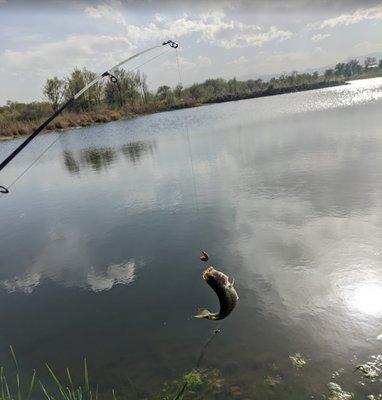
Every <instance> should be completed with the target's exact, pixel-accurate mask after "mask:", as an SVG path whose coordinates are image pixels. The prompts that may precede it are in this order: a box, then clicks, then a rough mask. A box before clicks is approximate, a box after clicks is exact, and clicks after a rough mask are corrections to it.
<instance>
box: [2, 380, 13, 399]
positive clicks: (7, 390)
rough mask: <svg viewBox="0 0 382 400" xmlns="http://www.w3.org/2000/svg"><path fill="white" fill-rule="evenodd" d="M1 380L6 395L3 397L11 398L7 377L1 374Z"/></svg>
mask: <svg viewBox="0 0 382 400" xmlns="http://www.w3.org/2000/svg"><path fill="white" fill-rule="evenodd" d="M3 382H4V387H5V394H6V397H4V398H5V399H12V396H11V392H10V391H9V386H8V382H7V378H6V377H5V376H3Z"/></svg>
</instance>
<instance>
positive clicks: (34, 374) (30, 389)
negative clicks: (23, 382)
mask: <svg viewBox="0 0 382 400" xmlns="http://www.w3.org/2000/svg"><path fill="white" fill-rule="evenodd" d="M35 381H36V370H35V369H34V370H33V374H32V378H31V381H30V383H29V389H28V393H27V400H29V399H30V397H31V394H32V391H33V388H34V384H35Z"/></svg>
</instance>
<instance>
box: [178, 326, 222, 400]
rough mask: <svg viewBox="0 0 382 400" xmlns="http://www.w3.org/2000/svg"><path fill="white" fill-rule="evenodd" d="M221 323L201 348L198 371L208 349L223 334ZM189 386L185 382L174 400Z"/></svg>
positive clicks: (197, 365) (197, 363) (197, 364)
mask: <svg viewBox="0 0 382 400" xmlns="http://www.w3.org/2000/svg"><path fill="white" fill-rule="evenodd" d="M220 326H221V323H219V324H218V327H217V328H216V329H214V330H213V331H212V333H211V336H210V337H209V338H208V340H207V341H206V343H205V344H204V346H203V347H202V348H201V350H200V354H199V358H198V360H197V362H196V369H199V368H200V365H201V363H202V361H203V358H204V355H205V353H206V351H207V348H208V347H209V345H210V344H211V343H212V341H213V340H214V339H215V337H216V336H217V335H218V334H219V333H221V329H220ZM187 386H188V382H187V381H186V382H184V383H183V385H182V386H181V387H180V389H179V390H178V392H177V394H176V395H175V397H174V398H173V400H178V399H179V398H180V397H181V396H182V395H183V393H184V391H185V390H186V388H187Z"/></svg>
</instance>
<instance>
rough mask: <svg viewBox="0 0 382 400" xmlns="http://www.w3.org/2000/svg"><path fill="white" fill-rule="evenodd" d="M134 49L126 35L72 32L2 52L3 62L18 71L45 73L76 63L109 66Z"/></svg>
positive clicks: (93, 67) (0, 60)
mask: <svg viewBox="0 0 382 400" xmlns="http://www.w3.org/2000/svg"><path fill="white" fill-rule="evenodd" d="M132 48H134V46H133V45H132V44H131V42H130V41H129V40H128V39H127V38H126V37H124V36H105V35H100V36H97V35H71V36H68V37H67V38H65V39H63V40H61V41H57V42H49V43H44V44H42V45H40V46H33V47H30V48H29V49H28V50H22V51H17V50H5V51H4V52H3V53H2V54H0V64H2V65H6V66H7V67H9V68H10V69H14V70H17V71H25V70H28V71H29V70H33V71H35V72H36V73H37V74H40V75H44V76H45V75H46V74H47V73H52V72H53V73H55V74H59V73H63V72H67V71H68V70H71V69H72V68H73V66H78V67H82V66H88V67H91V68H92V69H96V70H97V69H100V68H102V67H107V66H108V65H109V64H110V60H112V62H114V61H119V60H120V59H122V58H124V57H125V56H126V54H127V53H128V52H129V50H131V49H132ZM100 54H102V57H100Z"/></svg>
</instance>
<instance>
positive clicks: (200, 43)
mask: <svg viewBox="0 0 382 400" xmlns="http://www.w3.org/2000/svg"><path fill="white" fill-rule="evenodd" d="M168 39H172V40H174V41H177V42H179V44H180V47H179V50H178V58H179V67H180V68H179V71H178V67H177V52H176V51H175V50H172V49H169V51H166V52H164V53H163V54H161V53H162V52H163V48H161V49H159V50H156V51H154V52H152V53H149V54H147V55H146V56H144V57H141V58H138V59H137V60H136V62H135V63H132V64H130V68H134V67H136V66H138V65H140V64H141V63H144V62H146V61H148V60H149V59H150V58H152V57H154V56H157V55H158V58H156V59H154V60H152V61H151V62H148V63H147V64H146V65H144V66H142V67H141V70H142V71H144V72H145V73H146V74H147V77H148V83H149V86H150V88H152V89H153V90H154V89H156V88H157V87H158V86H159V85H169V86H175V85H176V84H177V83H178V82H179V81H181V82H182V83H183V85H186V86H187V85H190V84H192V83H193V82H201V81H204V80H205V79H208V78H217V77H223V78H227V79H228V78H232V77H234V76H236V77H237V78H238V79H240V78H242V79H246V78H249V77H251V78H252V77H254V78H255V77H263V76H265V75H268V74H277V73H281V72H290V71H292V70H297V71H304V70H307V69H311V68H319V67H322V66H326V65H332V64H335V63H337V62H339V61H343V60H346V59H348V58H349V57H352V56H362V55H364V54H369V53H374V52H382V1H367V0H364V1H353V0H342V1H339V0H337V1H336V0H331V1H329V0H326V1H323V0H321V1H320V0H315V1H311V0H291V1H288V0H284V1H279V0H274V1H265V0H251V1H250V0H236V1H228V0H220V1H214V0H204V1H201V0H193V1H186V0H185V1H182V0H177V1H171V0H167V1H166V0H99V1H87V0H77V1H70V0H65V1H63V0H50V1H42V0H40V1H39V0H29V1H27V0H0V105H1V104H5V103H6V101H7V100H12V101H21V102H29V101H40V100H43V94H42V87H43V85H44V82H45V81H46V79H47V78H50V77H53V76H58V77H60V78H62V77H64V76H66V75H68V74H69V73H70V71H72V70H73V68H74V67H79V68H82V67H86V68H88V69H90V70H92V71H94V72H99V73H101V72H103V71H105V70H107V69H109V68H110V67H111V66H113V65H114V64H116V63H118V62H119V61H121V60H122V59H124V58H126V57H128V56H130V55H133V54H134V53H137V52H139V51H141V50H144V49H146V48H148V47H150V46H154V45H156V44H160V43H162V42H163V41H165V40H168ZM159 54H161V55H159ZM179 72H180V74H179Z"/></svg>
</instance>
